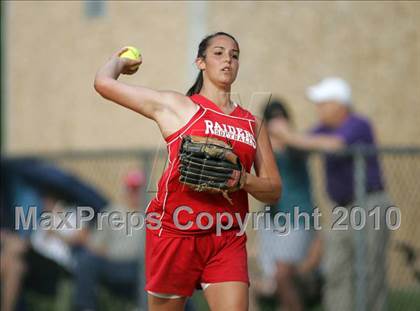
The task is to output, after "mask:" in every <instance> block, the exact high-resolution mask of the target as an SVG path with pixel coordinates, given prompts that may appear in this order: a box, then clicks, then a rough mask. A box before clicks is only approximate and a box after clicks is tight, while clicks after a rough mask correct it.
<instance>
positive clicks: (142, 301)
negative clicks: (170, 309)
mask: <svg viewBox="0 0 420 311" xmlns="http://www.w3.org/2000/svg"><path fill="white" fill-rule="evenodd" d="M139 158H140V161H141V162H143V172H144V174H145V177H146V184H145V186H144V188H143V192H142V199H143V200H142V204H143V206H144V216H146V213H145V212H146V206H147V204H148V201H149V195H148V189H147V187H148V185H149V181H150V177H151V172H150V166H149V165H148V163H150V158H151V157H150V154H149V153H146V154H142V155H141V156H140V157H139ZM142 230H144V235H143V241H142V242H143V247H142V252H141V254H140V256H139V297H138V299H139V301H138V306H139V307H140V310H141V311H146V310H147V294H146V291H145V290H144V287H145V286H146V279H145V278H146V273H145V272H146V270H145V253H144V251H145V240H146V221H145V223H144V228H143V229H142Z"/></svg>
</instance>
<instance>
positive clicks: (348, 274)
mask: <svg viewBox="0 0 420 311" xmlns="http://www.w3.org/2000/svg"><path fill="white" fill-rule="evenodd" d="M307 97H308V99H309V100H310V101H311V102H313V103H314V104H316V109H317V114H318V119H319V124H318V125H317V126H316V127H314V128H313V129H312V130H311V131H310V132H309V133H308V134H299V133H297V132H294V131H293V130H292V129H290V128H289V127H287V126H286V125H285V123H277V124H275V123H274V124H271V125H270V126H271V127H272V128H271V129H270V131H271V132H272V133H277V135H278V137H279V138H280V139H282V140H283V141H285V142H286V144H288V145H289V146H291V147H295V148H299V149H306V150H321V151H325V152H329V153H330V154H327V155H326V156H325V176H326V187H327V193H328V195H329V197H330V199H331V200H332V201H333V202H334V207H337V206H344V207H346V208H347V209H348V210H349V213H348V215H347V217H345V219H343V217H342V218H341V219H340V221H343V222H340V223H342V224H344V225H347V228H348V229H346V230H334V229H336V226H333V225H332V224H334V223H335V224H337V220H338V219H337V217H338V216H340V213H333V214H332V216H333V217H332V218H331V221H332V222H331V225H330V226H328V230H327V231H328V232H327V236H326V243H325V244H326V246H325V255H324V269H325V277H326V284H325V288H324V307H325V309H326V310H327V311H329V310H340V311H346V310H355V292H356V288H355V286H356V280H355V271H356V267H355V254H356V249H355V245H356V244H355V242H354V237H355V229H354V226H352V224H351V223H350V217H349V215H350V211H351V209H352V208H353V207H354V206H356V203H355V184H354V160H353V157H352V156H351V155H337V154H333V153H334V152H337V151H340V150H344V149H346V148H348V147H350V146H351V147H353V146H362V145H364V146H375V145H376V142H375V136H374V132H373V129H372V126H371V124H370V121H369V120H368V119H367V118H366V117H363V116H361V115H359V114H357V113H356V112H354V110H353V103H352V98H351V88H350V86H349V85H348V84H347V82H346V81H344V80H343V79H341V78H338V77H328V78H325V79H323V80H321V81H320V82H319V83H318V84H316V85H314V86H311V87H309V88H308V89H307ZM365 190H366V197H365V200H364V202H363V208H364V209H365V211H366V225H365V228H364V234H365V235H366V236H365V243H366V256H365V258H364V260H365V267H366V273H367V275H366V277H365V280H366V310H384V308H385V307H386V262H385V260H386V250H387V244H388V229H387V227H386V225H385V212H386V209H387V208H388V207H390V206H392V204H391V203H390V200H389V199H388V196H387V194H386V193H385V191H384V182H383V178H382V174H381V168H380V164H379V161H378V158H377V156H376V155H370V156H367V157H366V184H365ZM378 206H379V208H377V207H378ZM375 208H377V209H376V211H377V213H379V219H380V222H379V229H377V228H376V229H375V224H374V217H369V216H368V215H370V214H369V212H372V211H373V209H375ZM377 226H378V224H376V227H377Z"/></svg>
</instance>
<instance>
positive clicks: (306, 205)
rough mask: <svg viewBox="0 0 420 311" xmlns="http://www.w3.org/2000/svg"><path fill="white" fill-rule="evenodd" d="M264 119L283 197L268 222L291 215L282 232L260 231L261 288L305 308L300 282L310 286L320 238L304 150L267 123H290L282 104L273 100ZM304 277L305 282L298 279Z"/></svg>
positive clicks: (293, 309)
mask: <svg viewBox="0 0 420 311" xmlns="http://www.w3.org/2000/svg"><path fill="white" fill-rule="evenodd" d="M264 121H265V122H267V128H268V130H269V134H270V140H271V143H272V146H273V150H274V151H275V152H276V161H277V166H278V167H279V169H280V171H281V175H282V180H283V193H282V198H281V200H280V201H279V202H278V203H277V204H276V205H274V206H271V208H270V212H271V221H272V222H274V221H273V220H274V216H275V215H276V214H277V213H285V215H288V216H290V218H289V219H290V221H288V223H283V224H281V225H282V226H287V227H289V228H286V230H285V232H286V233H284V234H283V235H280V234H279V233H278V232H276V231H273V230H266V229H264V228H262V230H260V231H259V236H260V245H261V250H260V253H259V254H260V255H259V260H260V264H261V267H262V270H263V273H264V280H263V283H262V284H261V286H262V287H261V288H260V290H261V291H262V292H265V294H266V295H267V294H270V292H271V293H273V292H276V293H277V295H278V298H279V299H278V300H279V301H280V302H281V305H282V306H283V307H284V308H285V309H286V310H290V311H298V310H304V307H305V298H306V297H304V289H303V288H302V286H301V285H303V284H305V285H309V279H310V278H311V277H310V275H311V274H313V273H317V269H318V266H319V262H320V257H321V243H320V239H319V238H314V237H315V236H316V234H315V232H314V230H313V228H312V227H313V223H312V211H313V210H312V209H313V204H312V198H311V187H310V179H309V175H308V171H307V165H306V153H305V152H302V151H300V150H298V149H294V148H290V147H288V146H287V145H286V144H285V142H284V141H283V140H282V139H281V137H279V136H276V135H274V134H275V133H273V130H275V128H273V127H272V126H270V125H271V124H272V123H273V122H275V123H284V124H290V123H291V120H290V114H289V112H288V110H287V109H286V106H285V104H284V103H282V102H280V101H278V100H275V101H273V102H271V103H270V104H269V105H267V107H266V108H265V110H264ZM295 207H297V209H295ZM260 227H261V226H260ZM304 279H305V282H300V281H299V280H304ZM311 284H312V283H311ZM316 286H318V284H316Z"/></svg>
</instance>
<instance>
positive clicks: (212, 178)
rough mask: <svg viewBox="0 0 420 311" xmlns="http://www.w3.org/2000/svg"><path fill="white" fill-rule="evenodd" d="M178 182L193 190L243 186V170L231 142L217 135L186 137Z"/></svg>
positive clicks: (226, 189)
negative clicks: (222, 139)
mask: <svg viewBox="0 0 420 311" xmlns="http://www.w3.org/2000/svg"><path fill="white" fill-rule="evenodd" d="M180 160H181V165H180V167H179V172H180V177H179V181H180V182H181V183H183V184H186V185H188V186H189V187H190V188H191V189H193V190H195V191H203V192H210V193H221V194H222V195H223V196H224V197H225V198H226V199H227V200H228V201H229V202H230V203H231V204H232V203H233V202H232V200H231V199H230V198H229V195H228V193H229V192H234V191H237V190H239V189H242V188H243V186H244V184H245V181H246V180H245V179H246V171H245V168H244V167H243V166H242V164H241V162H240V160H239V157H238V156H237V155H236V154H235V153H234V152H233V149H232V147H231V146H230V145H228V144H226V143H225V142H224V141H221V140H219V139H216V138H209V137H199V136H185V137H184V139H183V142H182V146H181V150H180Z"/></svg>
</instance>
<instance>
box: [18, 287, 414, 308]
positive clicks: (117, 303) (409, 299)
mask: <svg viewBox="0 0 420 311" xmlns="http://www.w3.org/2000/svg"><path fill="white" fill-rule="evenodd" d="M71 286H72V284H71V282H69V281H64V282H61V283H60V285H59V288H58V295H57V297H55V298H54V299H53V298H47V297H43V296H40V295H37V294H35V293H28V294H27V295H26V299H27V302H28V304H30V306H31V308H30V309H31V310H42V311H71V307H70V299H71V294H72V289H71ZM192 300H193V302H194V305H195V306H196V308H197V310H198V311H209V308H208V306H207V303H206V301H205V299H204V297H203V295H202V292H201V291H197V292H196V293H195V294H194V296H193V297H192ZM98 303H99V310H100V311H115V310H120V311H133V310H135V305H134V304H133V303H130V302H126V301H124V300H122V299H119V298H118V297H115V296H113V295H111V294H110V293H109V292H107V291H106V290H101V291H100V292H99V301H98ZM274 310H276V309H275V306H273V304H272V303H270V302H267V303H265V304H264V305H263V306H262V308H261V309H260V311H274ZM322 310H323V309H322V307H321V306H317V307H315V308H312V309H311V311H322ZM400 310H401V311H418V310H420V287H413V288H407V289H392V290H391V291H390V295H389V303H388V311H400Z"/></svg>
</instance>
